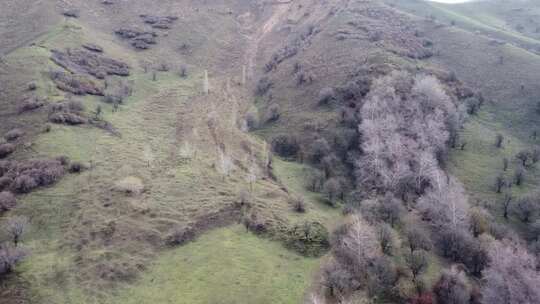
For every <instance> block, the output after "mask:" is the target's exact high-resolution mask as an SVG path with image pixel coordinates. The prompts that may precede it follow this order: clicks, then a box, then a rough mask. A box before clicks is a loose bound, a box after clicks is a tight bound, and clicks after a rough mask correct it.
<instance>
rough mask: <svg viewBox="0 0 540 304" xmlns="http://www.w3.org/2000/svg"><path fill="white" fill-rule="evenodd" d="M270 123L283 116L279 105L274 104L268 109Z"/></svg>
mask: <svg viewBox="0 0 540 304" xmlns="http://www.w3.org/2000/svg"><path fill="white" fill-rule="evenodd" d="M268 112H269V113H268V121H270V122H273V121H276V120H278V119H279V116H280V115H281V110H280V107H279V105H278V104H277V103H273V104H271V105H270V107H269V108H268Z"/></svg>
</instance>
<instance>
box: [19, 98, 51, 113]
mask: <svg viewBox="0 0 540 304" xmlns="http://www.w3.org/2000/svg"><path fill="white" fill-rule="evenodd" d="M44 105H45V103H43V102H42V101H40V100H37V99H35V98H30V99H28V100H26V101H24V102H23V103H22V104H21V105H20V106H19V107H18V110H17V111H18V113H19V114H22V113H24V112H29V111H33V110H36V109H39V108H41V107H43V106H44Z"/></svg>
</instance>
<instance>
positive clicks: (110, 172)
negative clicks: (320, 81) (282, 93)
mask: <svg viewBox="0 0 540 304" xmlns="http://www.w3.org/2000/svg"><path fill="white" fill-rule="evenodd" d="M233 2H234V1H232V2H231V3H228V2H227V1H225V2H223V4H222V6H221V7H220V6H219V5H211V6H206V5H205V4H199V3H195V4H193V6H187V5H188V4H187V3H179V2H174V1H171V2H170V3H167V4H164V5H168V6H169V10H168V11H165V10H164V12H163V13H164V14H165V12H167V13H168V14H173V13H174V12H176V13H178V15H179V16H180V19H179V21H178V23H177V24H176V26H177V27H176V28H174V29H173V30H171V31H170V32H168V33H160V35H161V36H160V37H159V44H160V46H159V47H155V48H153V49H151V50H149V51H145V52H141V51H136V50H134V49H133V48H131V47H130V46H129V45H128V44H127V43H126V42H125V41H121V40H120V39H118V38H117V37H115V36H114V35H113V31H114V30H115V29H116V27H117V26H119V25H120V24H125V22H133V24H138V25H137V26H140V23H141V21H140V17H138V14H140V13H143V12H147V6H145V4H144V3H142V1H141V3H138V5H136V6H133V7H129V6H124V5H121V6H120V5H117V4H115V5H114V10H104V9H103V7H100V4H98V3H88V2H84V3H82V2H81V3H79V4H80V5H78V6H77V5H76V6H77V7H79V8H80V12H81V17H80V18H79V19H66V20H63V21H62V22H59V23H58V24H56V25H55V26H53V27H52V28H51V29H50V30H49V31H48V32H46V33H44V34H43V35H41V36H40V37H39V38H38V39H37V40H34V41H33V44H32V45H29V46H24V47H20V48H17V49H16V50H13V51H12V52H10V53H9V54H8V55H7V56H5V57H4V58H3V60H4V61H3V64H5V65H6V67H7V68H8V69H9V70H7V71H6V73H5V74H2V80H5V81H6V82H5V83H6V88H8V90H5V91H3V92H4V94H5V95H3V98H2V103H3V104H2V109H3V110H5V112H3V114H4V116H3V117H6V120H5V123H2V125H1V130H0V131H2V133H4V132H6V131H8V130H10V129H12V128H14V127H19V128H22V129H24V130H25V131H26V132H27V135H26V136H25V139H24V140H25V141H26V142H28V143H29V144H28V145H27V146H28V147H30V148H28V149H22V148H20V149H18V151H17V152H16V153H15V154H14V155H13V156H11V157H10V159H20V160H23V159H27V158H31V157H56V156H59V155H65V156H67V157H69V158H70V159H71V160H72V161H80V162H82V163H83V164H85V165H87V166H88V167H89V168H90V169H89V170H87V171H85V172H83V173H81V174H76V175H70V176H68V177H66V178H64V179H63V180H62V181H61V182H59V183H58V184H57V185H55V186H54V187H51V188H46V189H42V190H39V191H36V192H33V193H31V194H28V195H24V196H19V204H18V206H17V207H16V208H15V209H14V210H12V211H10V212H9V213H8V214H6V216H13V215H23V216H27V217H28V218H29V219H30V222H31V228H30V230H29V231H28V233H27V234H26V235H25V241H24V243H25V246H27V247H28V249H29V250H30V251H31V252H32V254H31V255H30V256H29V258H28V259H27V260H26V261H25V262H24V263H23V264H22V265H21V266H20V268H18V269H17V273H18V276H13V277H12V278H11V280H12V281H13V282H15V281H17V282H18V281H20V280H23V281H24V282H26V284H19V285H17V284H9V281H8V285H7V286H9V288H7V289H5V290H3V297H2V300H0V302H3V301H8V302H7V303H13V301H15V297H17V298H19V299H20V301H22V302H24V303H44V302H48V303H92V302H95V303H117V301H121V302H122V303H140V301H142V299H145V300H144V301H146V300H153V299H154V300H155V297H156V295H157V293H158V292H159V293H161V292H162V290H161V289H160V290H159V291H157V290H153V289H152V286H151V285H149V284H147V283H145V282H146V280H147V278H151V277H154V276H158V277H160V278H163V279H165V278H171V279H173V278H176V279H177V280H183V282H184V283H185V284H184V288H185V289H176V288H175V286H174V285H170V287H168V291H167V292H166V293H164V294H161V295H159V296H160V297H165V298H167V299H171V301H173V300H174V299H177V298H185V303H193V301H192V300H190V299H199V301H201V303H205V302H206V300H211V299H218V298H221V296H222V293H223V292H229V294H228V295H227V297H226V299H227V301H229V302H230V303H251V301H252V300H254V299H255V300H256V301H257V302H261V303H262V302H271V301H272V300H271V299H274V296H275V295H276V294H279V295H280V296H279V298H280V299H281V300H280V301H281V302H282V303H292V302H299V301H300V300H301V299H302V298H303V295H304V289H305V288H306V287H308V286H309V285H310V278H311V274H312V273H313V272H315V270H316V266H317V259H315V258H304V257H302V256H299V255H296V254H294V253H293V252H290V251H289V249H285V247H284V245H283V243H281V242H280V241H283V240H284V239H285V238H286V237H287V233H288V232H287V231H288V229H290V228H292V227H294V225H296V224H297V223H298V224H301V223H303V222H305V221H313V220H316V221H321V222H323V223H324V224H325V225H328V227H331V223H333V222H334V220H335V217H338V216H339V212H337V211H335V210H334V209H331V208H328V207H325V206H324V203H321V202H319V201H318V200H315V199H312V198H307V200H306V204H307V209H308V211H307V213H305V214H296V213H295V212H294V211H293V208H292V205H290V202H289V200H290V194H289V193H288V190H287V188H288V186H287V185H283V184H281V183H279V182H276V181H273V180H272V179H271V178H269V176H268V175H267V173H266V162H267V161H268V160H267V159H268V148H267V145H265V144H264V143H263V141H261V140H260V139H258V138H255V137H253V136H251V135H250V134H247V133H245V132H244V131H242V130H241V128H240V126H241V124H240V123H239V121H240V120H241V117H242V113H243V112H245V111H246V110H247V109H248V108H249V106H250V104H249V102H250V99H248V98H247V96H250V95H251V92H248V91H246V90H245V88H244V87H242V86H239V85H238V84H237V83H236V82H237V81H238V79H239V78H240V75H239V74H240V71H241V66H242V65H243V61H244V60H248V59H249V54H244V51H245V47H246V46H249V48H251V49H253V48H257V45H255V44H249V45H248V44H247V43H248V41H251V40H249V39H248V38H250V37H249V36H247V35H253V34H255V33H256V31H255V29H256V28H257V27H256V26H257V24H256V23H255V22H256V21H254V19H253V18H251V17H250V18H247V19H246V20H247V21H242V22H243V23H242V22H240V23H238V21H237V18H240V19H241V18H245V15H244V14H246V13H247V14H248V15H249V13H250V10H251V9H252V8H251V7H250V6H249V5H245V3H242V1H239V2H238V3H236V2H234V3H233ZM152 4H153V2H152ZM186 7H189V8H190V10H192V12H193V14H185V15H184V14H183V13H182V12H183V11H184V9H185V8H186ZM236 8H241V10H242V11H235V9H236ZM62 9H65V8H62ZM118 9H119V10H120V11H121V14H117V16H116V17H115V18H113V17H112V15H113V14H114V12H116V13H118V11H117V10H118ZM229 10H232V11H233V12H234V14H229ZM60 11H61V10H60ZM252 13H253V14H258V11H257V10H256V8H255V9H254V10H253V11H252ZM269 13H271V10H269V11H268V12H266V14H267V15H268V14H269ZM241 16H244V17H241ZM248 17H249V16H248ZM99 20H106V22H99ZM127 20H131V21H127ZM242 20H243V19H242ZM257 22H258V21H257ZM188 24H189V26H190V30H189V31H187V30H185V27H186V26H187V25H188ZM233 41H236V42H238V41H244V42H245V43H244V44H242V43H239V44H238V43H233ZM84 43H94V44H98V45H99V46H101V47H103V49H104V51H105V54H106V55H107V56H110V57H111V58H115V59H119V60H122V61H124V62H126V63H127V64H128V65H129V66H130V68H131V69H130V76H129V77H128V78H127V79H121V78H120V77H116V76H113V77H108V79H107V81H108V82H109V83H111V84H115V83H116V82H124V83H128V84H129V85H130V86H131V87H132V89H133V94H132V95H131V96H130V97H128V98H127V99H126V100H125V101H124V103H123V105H121V106H120V107H119V110H118V111H116V112H115V111H113V107H112V105H111V104H106V103H104V102H102V100H101V98H100V97H94V96H89V95H87V96H69V95H67V94H65V93H64V92H62V91H60V90H58V89H57V88H56V85H55V84H54V83H53V82H52V81H51V79H50V78H49V73H48V72H49V71H50V70H56V69H59V67H58V66H57V65H56V64H55V63H53V62H52V61H51V60H50V56H51V50H53V49H59V50H63V49H67V48H80V47H81V45H82V44H84ZM182 43H187V44H188V45H189V52H184V53H179V52H178V48H179V47H180V46H181V45H182ZM161 64H166V65H167V66H168V67H169V71H159V72H155V73H156V77H155V80H154V75H153V74H154V73H153V72H151V71H152V70H155V69H156V68H157V67H158V66H159V65H161ZM148 65H150V68H149V69H148V71H146V69H147V68H146V67H147V66H148ZM180 65H185V66H186V67H187V70H188V75H187V77H184V78H183V77H180V76H179V69H180ZM204 70H208V71H209V74H210V87H211V93H210V94H209V95H203V94H201V92H202V83H203V72H204ZM12 75H14V76H12ZM234 79H236V81H235V80H234ZM29 82H35V83H36V85H37V88H38V89H37V90H36V91H33V92H27V91H26V90H27V89H26V88H27V84H28V83H29ZM27 94H28V95H33V96H37V97H39V98H44V99H46V100H47V102H48V103H56V102H58V101H61V100H63V99H66V98H73V99H76V100H78V101H80V102H81V103H82V104H83V105H84V107H85V110H84V113H85V114H86V115H93V114H92V112H94V111H95V110H96V109H97V107H98V106H99V107H100V108H101V110H102V117H101V118H102V119H103V120H104V121H107V122H109V123H110V124H111V125H112V126H113V127H114V130H115V131H116V132H115V134H113V133H111V132H107V131H106V130H102V129H99V128H95V127H92V126H89V125H86V126H80V127H73V126H64V125H55V124H51V127H50V130H49V131H48V132H45V133H44V132H43V131H42V130H43V128H44V126H45V124H46V122H47V115H48V112H47V110H46V109H42V110H38V111H36V112H32V113H24V114H21V115H16V114H14V113H15V111H16V110H17V108H18V106H20V104H21V102H22V101H23V100H24V97H25V96H26V95H27ZM224 162H225V167H224ZM277 162H278V163H279V160H278V161H277ZM282 164H283V165H282V166H281V167H280V166H279V165H277V167H278V168H277V169H276V170H277V171H279V170H280V168H282V167H284V166H288V165H287V164H285V163H282ZM298 170H299V173H296V174H294V175H293V176H292V177H289V176H287V177H284V178H286V179H288V180H291V181H292V183H293V184H300V183H302V182H301V181H300V179H303V178H304V176H303V175H302V170H300V169H298ZM287 173H288V171H287ZM275 174H276V175H277V176H278V178H281V176H282V175H283V174H286V173H283V172H277V173H275ZM125 180H130V181H132V180H136V181H140V182H141V183H142V186H143V187H144V189H143V191H142V193H140V194H138V195H126V194H125V193H122V192H119V191H118V183H119V182H122V181H125ZM250 183H251V184H252V185H251V186H250V185H249V184H250ZM250 189H251V190H250ZM246 191H248V192H251V193H250V195H249V197H250V199H249V205H248V206H247V208H246V207H244V208H240V207H238V206H239V205H238V204H239V202H240V199H241V196H240V193H242V192H246ZM299 191H300V190H293V192H299ZM297 195H303V193H298V194H297ZM242 217H256V218H257V220H258V221H260V222H261V223H262V224H263V225H264V227H265V229H266V230H267V231H268V233H267V234H266V236H267V237H268V238H269V240H264V239H259V238H260V237H261V236H259V237H256V236H254V235H252V234H250V233H245V232H243V231H242V229H241V228H239V227H236V228H225V229H224V230H218V231H216V232H212V233H210V234H209V235H208V236H206V235H204V233H206V232H207V231H209V230H211V229H214V228H220V227H221V226H228V225H230V224H234V223H236V222H238V221H241V220H242ZM185 226H191V227H193V229H194V231H195V233H196V236H201V235H202V236H201V239H200V240H198V239H197V240H195V241H194V242H193V243H192V244H190V245H187V246H186V247H185V248H178V249H171V248H169V246H167V245H166V238H167V236H169V235H170V234H171V233H172V231H173V230H174V229H175V228H176V227H185ZM262 237H264V235H263V236H262ZM218 240H219V241H218ZM270 240H272V241H270ZM220 242H221V243H220ZM225 251H226V252H227V254H226V255H223V253H224V252H225ZM199 252H206V253H207V254H208V255H207V256H199V257H197V253H199ZM217 253H219V255H216V254H217ZM191 258H193V260H192V261H191V262H189V264H184V265H182V264H181V263H185V261H186V259H191ZM211 260H213V262H212V263H209V261H211ZM235 260H236V261H237V262H236V263H235V262H234V261H235ZM259 260H265V263H264V264H261V265H260V268H257V267H259V265H256V262H257V261H259ZM244 262H245V263H244ZM170 263H179V264H178V267H179V268H180V269H182V270H183V271H184V272H178V268H171V267H168V265H169V264H170ZM244 264H245V265H244ZM187 265H189V267H191V269H185V268H186V267H187ZM251 266H253V267H255V269H251ZM238 267H240V268H238ZM257 269H258V270H257ZM281 269H289V270H288V272H283V271H280V270H281ZM270 270H274V271H275V272H276V277H274V276H270V277H269V279H268V280H265V281H260V280H259V279H257V276H258V275H259V274H260V273H265V272H268V271H270ZM278 272H279V274H278ZM216 273H221V275H219V276H215V274H216ZM233 274H236V275H237V276H238V278H239V280H240V281H239V282H240V284H236V283H234V284H232V285H223V287H222V291H220V292H217V290H209V289H208V284H213V283H215V282H217V281H219V282H226V281H227V277H230V276H232V275H233ZM204 278H211V279H209V280H206V281H205V280H204ZM259 281H260V282H259ZM173 282H174V281H171V282H170V283H173ZM186 282H187V283H186ZM242 282H243V283H242ZM248 282H253V284H255V285H249V284H247V283H248ZM246 284H247V285H246ZM138 286H145V288H146V289H141V288H139V287H138ZM290 286H295V288H289V287H290ZM122 290H125V291H122ZM246 290H250V291H253V290H254V291H255V292H253V293H251V294H252V295H253V297H252V298H250V297H248V298H246V297H245V294H246V292H247V291H246ZM139 292H142V293H144V295H141V294H140V293H139ZM187 293H189V294H191V295H188V294H187ZM113 294H117V296H113ZM21 295H22V296H21ZM190 297H191V298H190ZM205 299H206V300H205ZM174 301H176V300H174Z"/></svg>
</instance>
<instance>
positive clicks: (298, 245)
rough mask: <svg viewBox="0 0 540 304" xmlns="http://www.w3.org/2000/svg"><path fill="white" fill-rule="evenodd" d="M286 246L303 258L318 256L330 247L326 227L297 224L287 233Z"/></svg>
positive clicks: (316, 224)
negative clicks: (303, 256)
mask: <svg viewBox="0 0 540 304" xmlns="http://www.w3.org/2000/svg"><path fill="white" fill-rule="evenodd" d="M287 245H288V246H289V247H290V248H291V249H293V250H295V251H297V252H299V253H300V254H302V255H305V256H320V255H322V254H324V253H325V252H326V251H327V250H328V249H329V247H330V242H329V234H328V230H327V229H326V227H324V226H323V225H322V224H321V223H319V222H315V221H314V222H305V223H303V224H297V225H296V226H294V227H293V228H292V229H291V230H290V231H289V239H288V241H287Z"/></svg>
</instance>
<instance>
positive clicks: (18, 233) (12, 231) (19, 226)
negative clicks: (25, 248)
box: [4, 216, 28, 246]
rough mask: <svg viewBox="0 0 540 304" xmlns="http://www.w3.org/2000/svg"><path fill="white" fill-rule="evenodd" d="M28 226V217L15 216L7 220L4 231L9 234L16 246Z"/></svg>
mask: <svg viewBox="0 0 540 304" xmlns="http://www.w3.org/2000/svg"><path fill="white" fill-rule="evenodd" d="M27 226H28V218H26V217H24V216H14V217H10V218H8V219H7V220H6V223H5V226H4V231H5V232H6V234H7V235H8V236H9V238H10V240H11V241H12V242H13V244H14V245H15V246H17V245H18V244H19V242H20V241H21V238H22V235H23V234H24V232H25V231H26V228H27Z"/></svg>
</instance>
